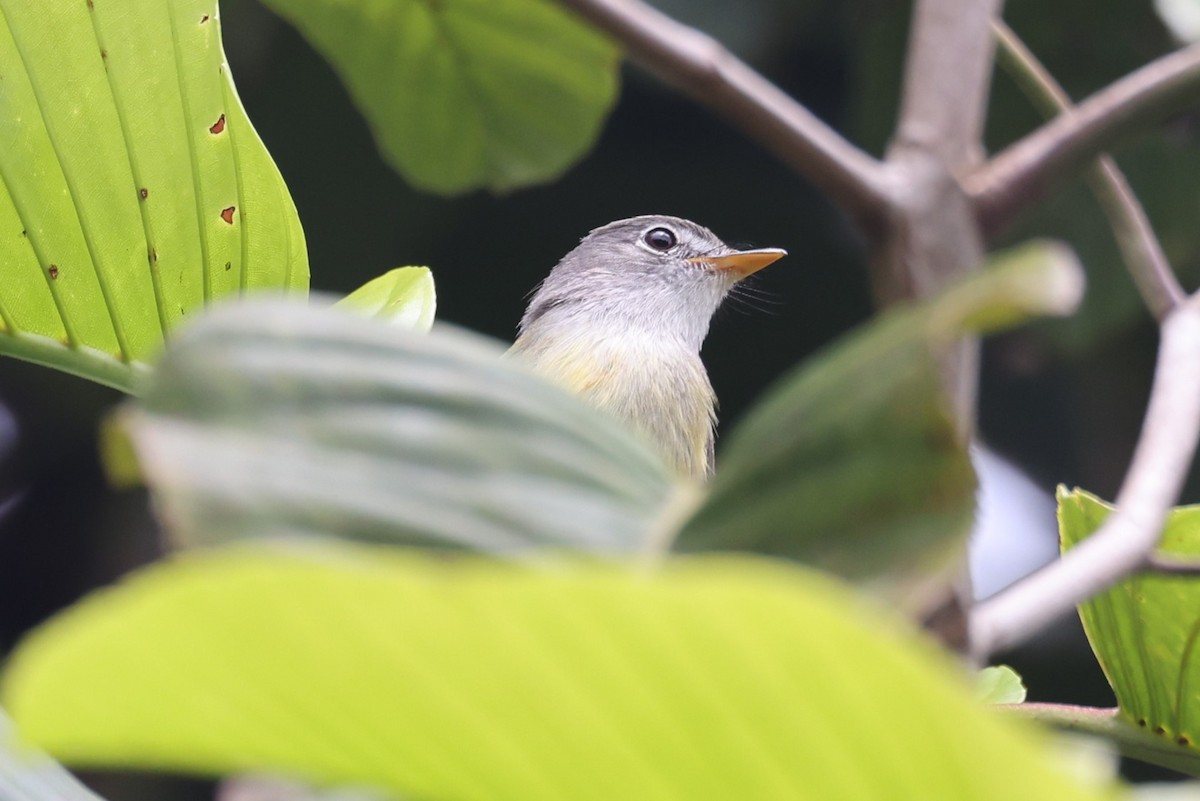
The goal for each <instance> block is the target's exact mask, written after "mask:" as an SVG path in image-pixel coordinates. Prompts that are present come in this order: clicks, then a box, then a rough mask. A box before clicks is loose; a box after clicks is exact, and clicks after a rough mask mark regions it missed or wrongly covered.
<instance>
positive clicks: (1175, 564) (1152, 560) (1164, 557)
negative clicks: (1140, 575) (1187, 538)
mask: <svg viewBox="0 0 1200 801" xmlns="http://www.w3.org/2000/svg"><path fill="white" fill-rule="evenodd" d="M1145 569H1146V571H1147V572H1149V573H1164V574H1166V575H1169V576H1200V560H1198V559H1196V558H1195V557H1192V558H1189V557H1186V556H1180V555H1179V554H1175V553H1164V552H1163V551H1156V552H1154V553H1152V554H1150V556H1149V558H1147V559H1146V566H1145Z"/></svg>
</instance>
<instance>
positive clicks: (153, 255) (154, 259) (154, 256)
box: [150, 248, 158, 264]
mask: <svg viewBox="0 0 1200 801" xmlns="http://www.w3.org/2000/svg"><path fill="white" fill-rule="evenodd" d="M150 263H151V264H158V248H150Z"/></svg>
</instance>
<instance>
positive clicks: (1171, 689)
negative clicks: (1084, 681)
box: [1058, 487, 1200, 757]
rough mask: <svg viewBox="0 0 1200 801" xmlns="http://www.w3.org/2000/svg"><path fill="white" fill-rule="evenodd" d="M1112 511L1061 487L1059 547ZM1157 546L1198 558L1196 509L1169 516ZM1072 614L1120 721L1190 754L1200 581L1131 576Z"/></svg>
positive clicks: (1199, 681) (1197, 738)
mask: <svg viewBox="0 0 1200 801" xmlns="http://www.w3.org/2000/svg"><path fill="white" fill-rule="evenodd" d="M1111 511H1112V507H1111V506H1109V505H1108V504H1105V503H1103V502H1102V501H1100V500H1099V499H1098V498H1096V497H1095V496H1093V495H1090V494H1088V493H1086V492H1084V491H1082V490H1072V491H1067V490H1066V489H1065V488H1061V487H1060V488H1059V492H1058V522H1059V532H1060V535H1061V537H1062V545H1063V549H1064V550H1067V549H1070V548H1071V547H1073V546H1074V545H1076V544H1078V543H1079V542H1080V541H1082V540H1083V539H1085V538H1087V537H1088V536H1089V535H1090V534H1091V533H1093V532H1094V531H1095V530H1096V529H1097V528H1099V527H1100V525H1101V524H1102V523H1103V522H1104V520H1105V518H1107V517H1108V514H1109V512H1111ZM1161 548H1162V550H1164V551H1166V552H1168V553H1177V554H1184V555H1188V556H1193V557H1194V556H1200V506H1189V507H1183V508H1180V509H1176V510H1174V511H1173V512H1172V513H1171V515H1170V517H1169V518H1168V520H1167V526H1166V529H1165V530H1164V532H1163V536H1162V542H1161ZM1079 615H1080V617H1081V618H1082V619H1083V628H1084V630H1085V631H1086V632H1087V635H1088V640H1089V641H1090V642H1091V644H1092V650H1094V651H1095V652H1096V658H1097V659H1098V660H1099V661H1100V666H1101V667H1102V668H1103V669H1104V675H1105V676H1107V677H1108V681H1109V684H1111V685H1112V688H1113V691H1114V692H1115V693H1116V696H1117V704H1118V706H1119V707H1120V709H1121V714H1122V717H1123V718H1124V719H1125V721H1126V722H1128V723H1129V724H1131V725H1135V726H1138V727H1140V728H1143V729H1145V730H1146V731H1148V732H1150V733H1152V734H1155V735H1157V736H1158V737H1159V738H1160V739H1161V742H1162V746H1163V748H1164V749H1165V750H1169V751H1181V750H1186V751H1187V752H1188V753H1189V754H1190V755H1192V756H1193V757H1194V756H1195V755H1196V753H1197V750H1198V744H1200V662H1198V661H1197V657H1198V654H1197V653H1196V645H1197V640H1198V639H1200V583H1198V582H1197V581H1196V579H1194V578H1188V577H1184V576H1165V575H1155V574H1148V573H1147V574H1140V575H1136V576H1132V577H1130V578H1128V579H1126V580H1124V581H1122V582H1121V583H1120V584H1118V585H1116V586H1115V587H1113V588H1112V589H1110V590H1108V591H1106V592H1104V593H1101V594H1100V595H1097V596H1096V597H1094V598H1092V599H1091V600H1090V601H1088V602H1087V603H1085V604H1083V605H1081V606H1080V608H1079Z"/></svg>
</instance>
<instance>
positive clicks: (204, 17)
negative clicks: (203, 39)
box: [200, 14, 208, 25]
mask: <svg viewBox="0 0 1200 801" xmlns="http://www.w3.org/2000/svg"><path fill="white" fill-rule="evenodd" d="M206 22H208V15H207V14H205V15H204V16H203V17H201V18H200V24H201V25H203V24H204V23H206Z"/></svg>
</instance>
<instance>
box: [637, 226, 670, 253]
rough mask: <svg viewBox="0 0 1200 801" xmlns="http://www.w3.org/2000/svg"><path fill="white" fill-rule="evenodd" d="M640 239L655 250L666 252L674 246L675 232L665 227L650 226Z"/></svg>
mask: <svg viewBox="0 0 1200 801" xmlns="http://www.w3.org/2000/svg"><path fill="white" fill-rule="evenodd" d="M642 241H643V242H645V243H646V244H647V245H649V246H650V247H652V248H654V249H655V250H659V251H662V252H664V253H665V252H666V251H668V250H670V249H671V248H673V247H675V241H676V240H675V234H673V233H671V232H670V231H668V230H667V229H666V228H651V229H650V230H649V231H647V232H646V235H645V236H643V237H642Z"/></svg>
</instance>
